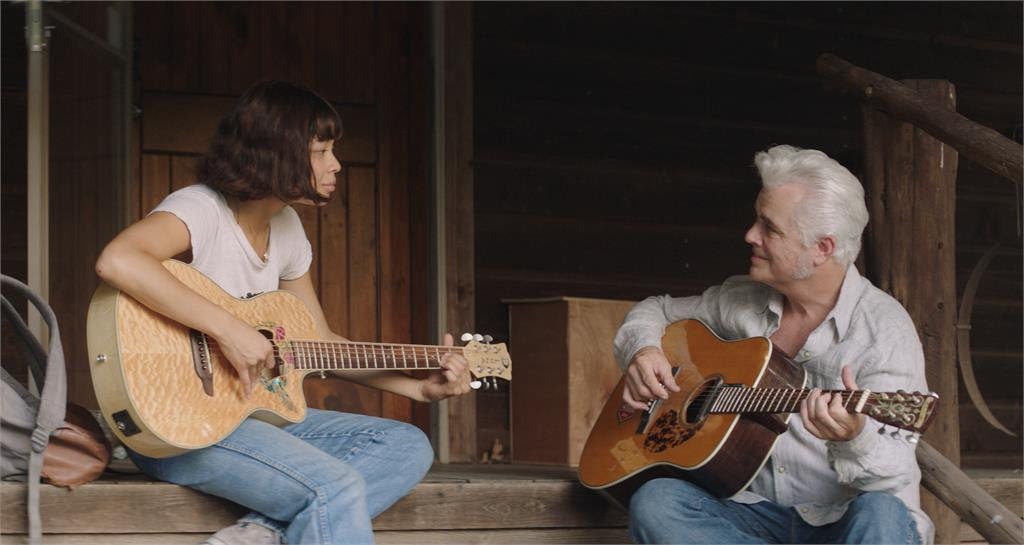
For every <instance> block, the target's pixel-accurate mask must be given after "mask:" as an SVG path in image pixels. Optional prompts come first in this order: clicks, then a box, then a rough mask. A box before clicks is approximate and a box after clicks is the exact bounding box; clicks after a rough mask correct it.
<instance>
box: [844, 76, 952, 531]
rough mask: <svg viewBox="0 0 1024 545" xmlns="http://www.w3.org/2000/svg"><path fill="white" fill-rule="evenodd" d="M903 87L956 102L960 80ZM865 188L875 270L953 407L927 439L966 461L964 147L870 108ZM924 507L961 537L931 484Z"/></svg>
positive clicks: (936, 101)
mask: <svg viewBox="0 0 1024 545" xmlns="http://www.w3.org/2000/svg"><path fill="white" fill-rule="evenodd" d="M904 83H905V85H904V84H901V85H902V86H904V87H906V88H908V89H912V90H914V93H915V94H916V95H920V96H921V97H927V98H928V100H929V101H930V102H931V103H932V104H933V105H934V107H935V108H938V109H944V110H954V109H955V92H954V88H953V86H952V84H950V83H949V82H945V81H939V80H912V81H907V82H904ZM863 120H864V127H865V136H866V140H865V141H866V144H865V155H864V160H865V165H866V172H865V177H864V178H865V179H864V185H865V193H866V195H867V204H868V207H869V209H868V210H869V212H870V215H871V222H870V223H869V226H868V236H867V238H866V244H865V249H866V251H865V254H866V258H865V261H866V263H867V267H868V271H867V276H868V277H869V278H871V279H872V280H873V281H874V282H875V283H876V284H877V285H878V286H879V287H880V288H881V289H883V290H885V291H887V292H888V293H890V294H891V295H892V296H893V297H895V298H896V299H897V300H898V301H899V302H900V303H901V304H902V305H903V306H904V307H905V308H906V310H907V312H908V313H909V314H910V317H911V318H912V319H913V321H914V325H915V326H916V328H917V332H918V336H919V338H920V340H921V346H922V349H923V351H924V356H925V363H926V367H925V371H926V374H927V380H928V387H929V388H930V389H931V390H933V391H935V392H936V393H938V394H939V396H940V398H941V399H942V403H943V405H944V406H945V407H948V408H951V410H942V411H939V412H938V414H937V416H936V418H935V421H934V423H933V425H932V426H931V427H930V428H929V430H928V432H927V433H926V434H925V438H926V439H927V440H929V441H930V442H931V443H932V444H934V445H938V449H939V450H940V451H941V452H942V453H943V455H945V456H946V457H948V458H949V459H950V460H952V461H953V463H955V464H959V462H960V427H959V412H958V411H957V410H956V409H955V407H957V404H958V402H957V397H958V391H957V390H958V388H957V371H956V348H955V335H954V331H955V330H954V328H955V322H956V305H957V297H956V295H957V289H956V272H957V271H956V238H955V233H956V230H955V218H956V177H957V164H958V156H957V152H956V150H954V149H953V148H951V147H950V146H948V145H946V144H943V143H942V142H940V141H938V140H936V139H935V138H933V137H932V136H930V135H929V134H928V133H926V132H925V131H924V130H923V129H921V128H917V127H914V126H913V125H911V124H909V123H904V122H902V121H900V120H899V119H897V118H896V117H893V116H891V115H889V114H887V113H884V112H882V111H880V110H877V109H874V108H869V107H865V108H864V110H863ZM922 507H923V508H924V510H925V512H927V513H928V514H929V516H930V517H931V518H932V520H933V521H934V522H935V523H936V534H935V539H936V541H937V542H940V543H941V542H947V541H950V540H953V539H955V538H956V536H957V535H958V534H957V531H958V528H959V526H958V523H957V518H956V516H955V515H954V514H953V512H952V511H950V510H949V508H947V507H945V506H944V505H943V504H942V503H941V502H940V501H939V500H938V499H936V498H935V497H934V496H932V495H931V494H930V493H928V492H927V491H926V492H925V493H924V494H922Z"/></svg>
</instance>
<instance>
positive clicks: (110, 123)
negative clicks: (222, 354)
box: [2, 2, 122, 405]
mask: <svg viewBox="0 0 1024 545" xmlns="http://www.w3.org/2000/svg"><path fill="white" fill-rule="evenodd" d="M108 5H109V2H95V3H77V4H68V5H61V6H55V5H53V6H47V9H54V10H57V11H59V12H60V13H61V14H62V15H64V16H65V17H67V18H69V19H71V20H72V21H75V22H76V23H77V24H79V25H80V26H81V27H83V28H85V29H86V30H88V31H89V32H92V33H93V34H95V35H97V36H100V37H106V35H107V24H108V13H107V7H108ZM24 12H25V6H24V5H11V4H4V6H3V15H4V34H5V35H4V53H3V58H4V73H3V77H4V95H3V97H4V98H3V120H4V121H3V131H4V143H3V157H4V159H3V265H2V267H3V271H4V273H5V274H8V275H10V276H13V277H15V278H18V279H19V280H22V281H25V280H26V277H27V272H28V271H27V248H28V246H27V244H28V233H27V202H26V201H27V185H26V176H27V171H26V162H25V161H26V152H27V150H26V147H25V140H26V136H27V132H26V126H27V117H26V116H27V113H26V112H27V98H26V97H27V84H26V80H27V74H26V69H27V62H26V57H25V56H26V47H25V34H24V17H25V16H24ZM47 52H48V57H49V65H50V71H51V74H52V77H51V78H50V82H49V97H50V101H49V117H50V120H51V123H50V132H49V158H50V162H49V189H48V194H49V200H50V206H49V216H50V223H49V229H50V248H49V250H50V251H49V260H50V273H49V276H50V282H49V294H48V298H49V303H50V305H51V306H52V307H53V310H54V314H55V315H56V317H57V323H58V325H59V328H60V334H61V339H62V340H63V344H64V352H65V357H66V360H67V375H68V395H69V397H70V399H72V400H74V401H77V402H79V403H83V404H86V405H94V404H95V399H94V397H93V392H92V385H91V382H90V380H89V366H88V363H87V362H86V359H85V358H86V346H85V314H86V309H87V308H88V304H89V299H90V297H91V296H92V292H93V290H94V289H95V287H96V279H95V277H96V275H95V273H94V272H93V264H94V263H95V262H96V258H97V257H98V255H99V252H100V250H102V248H103V246H104V245H105V244H106V242H107V241H109V240H110V238H111V237H112V236H113V235H114V234H115V233H116V232H117V229H118V225H119V222H120V218H119V215H120V203H119V202H118V199H117V195H118V186H119V185H120V184H121V183H122V180H121V178H122V177H121V175H120V174H121V173H120V172H119V171H118V165H119V164H120V163H119V160H118V156H119V154H120V153H121V148H120V141H119V139H118V132H119V127H118V124H117V119H118V118H117V112H118V106H119V103H118V101H119V100H120V99H119V98H118V97H119V95H118V92H119V91H118V88H119V86H120V83H121V72H120V71H119V70H120V67H119V65H118V64H117V63H115V62H112V57H111V56H110V55H109V54H107V53H105V52H103V51H101V50H99V49H98V48H96V47H89V46H85V45H83V43H82V41H81V40H80V38H78V37H77V36H76V35H75V34H74V33H72V32H71V31H69V30H68V29H66V28H65V27H64V26H63V25H62V24H59V23H58V24H55V25H54V28H53V29H52V33H51V36H50V37H49V39H48V43H47ZM19 307H20V309H24V307H23V306H20V305H19ZM9 335H10V329H9V328H8V329H7V330H6V331H5V333H4V341H5V342H4V345H3V350H4V354H3V355H4V357H7V356H13V358H12V359H18V358H19V356H20V354H19V352H18V351H17V349H15V348H14V346H16V345H12V344H11V342H10V338H9ZM6 366H7V365H6V363H5V367H6Z"/></svg>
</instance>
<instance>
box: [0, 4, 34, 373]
mask: <svg viewBox="0 0 1024 545" xmlns="http://www.w3.org/2000/svg"><path fill="white" fill-rule="evenodd" d="M0 25H2V30H0V39H2V42H0V43H2V45H0V90H2V95H0V115H2V116H3V123H0V135H2V136H0V142H2V143H3V150H2V153H0V248H2V252H0V271H3V273H4V274H6V275H8V276H12V277H14V278H17V279H19V280H21V281H25V279H26V278H27V277H28V232H27V228H28V216H27V213H26V206H27V202H26V201H27V199H28V196H27V187H26V184H25V180H26V178H27V177H28V170H27V169H28V165H27V163H26V154H27V153H28V150H27V149H26V140H27V138H28V132H27V127H26V125H27V121H28V120H27V114H26V112H27V111H28V94H27V92H28V87H27V84H26V79H27V77H26V75H27V70H28V63H27V62H26V59H25V54H26V48H25V31H24V28H25V6H23V5H14V4H11V3H5V4H0ZM4 296H5V297H7V296H8V294H7V293H6V292H5V293H4ZM11 302H12V304H14V305H15V308H17V309H18V310H19V311H20V312H22V313H23V314H22V315H24V312H25V300H24V299H23V298H18V299H13V298H12V301H11ZM12 333H13V331H12V329H11V328H10V327H6V323H5V324H4V325H3V326H0V335H2V340H3V343H2V345H0V346H2V347H3V366H4V369H7V370H8V371H9V372H11V373H12V374H14V376H15V377H17V378H19V379H22V380H23V379H24V378H25V364H24V362H23V361H21V360H22V354H21V352H20V351H19V348H18V345H17V344H15V343H16V340H15V338H14V336H13V334H12Z"/></svg>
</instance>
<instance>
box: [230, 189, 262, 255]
mask: <svg viewBox="0 0 1024 545" xmlns="http://www.w3.org/2000/svg"><path fill="white" fill-rule="evenodd" d="M228 206H229V207H230V208H231V211H232V212H233V213H234V216H235V223H236V224H237V225H238V228H239V229H241V230H242V234H243V235H245V238H246V240H248V242H249V246H250V247H252V249H253V252H254V253H255V254H256V255H258V256H260V257H261V258H262V259H263V261H267V260H269V259H270V223H269V222H268V223H267V224H266V225H265V226H264V227H262V228H260V227H256V228H252V227H249V226H247V225H245V224H243V222H241V221H239V213H238V203H237V202H234V201H231V202H229V204H228ZM261 250H262V251H261Z"/></svg>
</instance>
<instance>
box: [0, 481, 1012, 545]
mask: <svg viewBox="0 0 1024 545" xmlns="http://www.w3.org/2000/svg"><path fill="white" fill-rule="evenodd" d="M969 473H970V472H969ZM972 477H974V478H975V479H976V480H977V482H978V483H979V484H980V485H981V486H982V487H983V488H985V489H986V490H988V491H989V493H991V494H993V496H995V497H996V499H998V500H1000V501H1001V502H1003V503H1004V504H1005V505H1006V506H1007V507H1009V508H1010V509H1011V510H1013V511H1015V512H1017V513H1020V512H1021V503H1022V475H1021V472H1020V471H1019V470H1017V471H1006V470H995V471H993V470H985V471H975V472H973V474H972ZM0 499H2V506H3V510H2V513H0V530H2V533H3V534H4V535H3V539H2V541H3V543H25V542H27V539H26V538H25V536H24V534H25V532H26V531H27V529H26V528H27V526H26V521H25V505H24V502H25V485H24V484H20V483H9V482H5V483H3V484H2V485H0ZM40 505H41V509H42V513H43V531H44V532H45V533H46V534H47V536H46V538H45V542H46V543H48V544H67V545H85V544H90V545H91V544H95V543H104V544H110V545H122V544H125V545H127V544H139V545H172V544H173V545H179V544H192V543H200V542H201V541H202V540H203V539H205V538H206V536H208V535H209V534H211V533H213V532H215V531H216V530H218V529H220V528H222V527H224V526H227V525H229V524H231V523H232V522H233V521H234V520H235V519H236V518H237V517H239V516H240V515H241V514H243V512H244V510H243V509H241V508H240V507H238V506H236V505H233V504H230V503H228V502H225V501H223V500H220V499H218V498H214V497H211V496H207V495H205V494H202V493H199V492H195V491H193V490H190V489H188V488H185V487H181V486H177V485H172V484H167V483H161V482H154V481H151V480H149V479H146V478H144V477H142V476H139V475H117V474H108V475H107V476H105V477H104V478H102V479H100V480H98V481H95V482H93V483H89V484H87V485H84V486H82V487H80V488H78V489H77V490H75V491H74V492H69V491H67V490H66V489H63V488H58V487H54V486H48V485H46V486H44V487H43V490H42V493H41V498H40ZM625 525H626V517H625V514H624V513H622V512H621V511H619V510H617V509H616V508H614V507H611V506H610V505H608V504H607V503H606V502H605V501H604V500H603V499H602V498H601V497H600V496H599V495H597V494H595V493H593V492H592V491H589V490H587V489H585V488H583V487H582V486H581V485H580V484H579V483H578V482H577V480H576V471H575V470H574V469H573V468H568V467H556V466H527V465H463V464H451V465H435V466H434V467H433V468H432V469H431V471H430V472H429V473H428V474H427V477H426V478H425V479H424V480H423V482H422V483H420V485H419V486H417V487H416V488H415V489H414V490H413V491H412V493H410V494H409V495H408V496H406V497H405V498H403V499H402V500H401V501H399V502H398V503H397V504H395V505H394V506H393V507H392V508H391V509H389V510H388V511H386V512H385V513H383V514H382V515H381V516H379V517H378V518H377V519H376V520H374V528H375V531H376V538H377V542H378V543H381V544H384V545H389V544H398V543H427V544H430V543H474V544H476V543H479V544H490V543H628V542H629V538H628V536H627V534H626V530H625ZM961 540H962V541H963V542H978V541H979V540H980V537H979V536H978V535H977V534H976V533H975V532H974V531H973V530H972V529H971V528H970V527H968V526H966V525H964V527H963V531H962V532H961Z"/></svg>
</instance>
